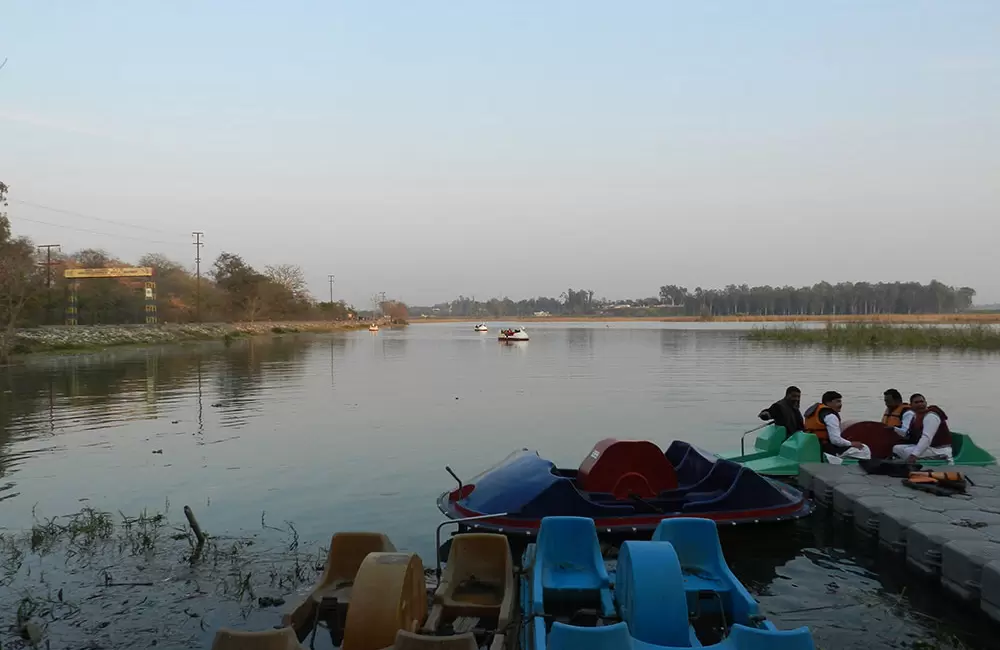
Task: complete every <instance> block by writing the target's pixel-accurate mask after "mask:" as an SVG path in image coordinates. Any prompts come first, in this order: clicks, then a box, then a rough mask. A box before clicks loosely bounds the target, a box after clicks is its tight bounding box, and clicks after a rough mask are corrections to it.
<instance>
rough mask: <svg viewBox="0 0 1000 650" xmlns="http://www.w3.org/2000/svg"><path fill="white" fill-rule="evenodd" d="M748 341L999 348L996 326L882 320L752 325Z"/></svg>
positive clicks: (845, 346) (851, 346) (925, 347)
mask: <svg viewBox="0 0 1000 650" xmlns="http://www.w3.org/2000/svg"><path fill="white" fill-rule="evenodd" d="M747 338H748V339H749V340H751V341H776V342H779V343H787V344H823V345H827V346H829V347H840V348H906V349H928V350H939V349H942V348H948V349H957V350H1000V329H998V328H995V327H991V326H989V325H983V324H972V325H957V326H952V327H935V326H927V325H902V326H900V325H887V324H882V323H843V324H841V323H827V324H826V327H822V328H806V327H800V326H796V325H791V326H789V327H782V328H755V329H753V330H751V332H750V333H749V335H748V336H747Z"/></svg>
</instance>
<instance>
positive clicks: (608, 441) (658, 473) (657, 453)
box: [577, 438, 677, 499]
mask: <svg viewBox="0 0 1000 650" xmlns="http://www.w3.org/2000/svg"><path fill="white" fill-rule="evenodd" d="M577 484H578V485H579V487H580V489H581V490H584V491H585V492H604V493H606V494H613V495H614V496H615V498H616V499H628V498H629V497H630V495H633V494H634V495H636V496H639V497H642V498H646V499H649V498H652V497H655V496H657V495H658V494H660V492H663V491H664V490H673V489H675V488H677V472H675V471H674V466H673V465H672V464H671V463H670V461H669V460H667V457H666V456H665V455H664V454H663V451H662V450H660V448H659V447H657V446H656V445H655V444H653V443H652V442H649V441H648V440H616V439H615V438H605V439H604V440H601V441H600V442H598V443H597V444H596V445H594V448H593V449H591V451H590V453H589V454H588V455H587V457H586V458H585V459H584V461H583V463H581V464H580V469H579V471H578V472H577Z"/></svg>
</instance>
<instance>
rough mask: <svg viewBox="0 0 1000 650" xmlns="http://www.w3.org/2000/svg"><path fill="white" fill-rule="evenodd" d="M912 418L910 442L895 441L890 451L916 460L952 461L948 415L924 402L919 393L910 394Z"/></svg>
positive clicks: (901, 456)
mask: <svg viewBox="0 0 1000 650" xmlns="http://www.w3.org/2000/svg"><path fill="white" fill-rule="evenodd" d="M910 407H911V408H912V409H913V420H912V421H911V422H910V427H909V439H910V440H911V441H912V444H903V445H896V446H895V447H893V448H892V453H893V455H895V456H898V457H900V458H905V459H906V462H908V463H915V462H917V460H918V459H920V458H925V459H928V460H930V459H942V460H947V461H948V464H949V465H952V464H954V462H955V461H954V460H953V458H952V450H951V431H950V430H949V429H948V416H947V415H945V412H944V411H942V410H941V409H940V408H938V407H937V406H927V400H926V399H924V396H923V395H921V394H920V393H914V394H913V395H911V396H910Z"/></svg>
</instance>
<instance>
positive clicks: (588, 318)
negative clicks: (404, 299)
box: [410, 312, 1000, 325]
mask: <svg viewBox="0 0 1000 650" xmlns="http://www.w3.org/2000/svg"><path fill="white" fill-rule="evenodd" d="M482 320H483V319H482V318H473V317H458V316H437V317H432V318H419V317H417V318H413V319H412V320H411V321H410V324H411V325H416V324H421V323H476V322H480V321H482ZM489 320H493V321H496V322H519V323H521V322H523V323H531V322H534V323H563V322H565V323H587V322H594V323H604V322H608V323H616V322H619V323H620V322H627V321H641V322H653V323H900V324H911V325H920V324H924V325H947V324H950V323H982V324H986V323H1000V313H992V312H982V313H960V314H865V315H859V314H826V315H792V316H763V315H753V314H733V315H727V316H712V317H708V318H705V317H701V316H602V315H584V316H521V317H518V316H501V317H497V318H493V319H487V320H486V322H489Z"/></svg>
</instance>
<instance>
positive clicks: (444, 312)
mask: <svg viewBox="0 0 1000 650" xmlns="http://www.w3.org/2000/svg"><path fill="white" fill-rule="evenodd" d="M975 295H976V291H975V289H972V288H971V287H958V288H956V287H952V286H948V285H946V284H943V283H941V282H938V281H937V280H932V281H931V282H930V283H929V284H920V283H919V282H879V283H874V284H873V283H869V282H841V283H839V284H830V283H829V282H820V283H818V284H815V285H813V286H811V287H798V288H796V287H790V286H784V287H772V286H758V287H751V286H749V285H746V284H743V285H735V284H730V285H728V286H726V287H725V288H723V289H703V288H701V287H697V288H695V289H694V290H693V291H691V290H689V289H687V288H685V287H681V286H678V285H674V284H669V285H664V286H662V287H660V293H659V295H657V296H651V297H646V298H632V299H617V300H608V299H604V298H595V297H594V292H593V291H591V290H585V289H579V290H575V289H567V290H566V291H565V292H563V293H562V294H561V295H560V296H559V297H558V298H547V297H538V298H528V299H524V300H517V301H514V300H511V299H510V298H506V297H504V298H490V299H489V300H485V301H479V300H475V299H474V298H468V297H466V296H459V297H458V298H456V299H455V300H452V301H451V302H446V303H439V304H436V305H432V306H430V307H410V314H411V315H413V316H427V317H434V316H438V317H442V316H448V317H459V318H487V317H488V318H504V317H526V316H533V315H546V314H551V315H553V316H573V315H620V316H640V315H651V316H670V315H684V316H697V317H705V318H710V317H713V316H732V315H739V314H745V315H760V316H793V315H794V316H799V315H835V314H852V315H865V314H944V313H954V312H959V311H966V310H968V309H970V308H971V307H972V299H973V297H974V296H975Z"/></svg>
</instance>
